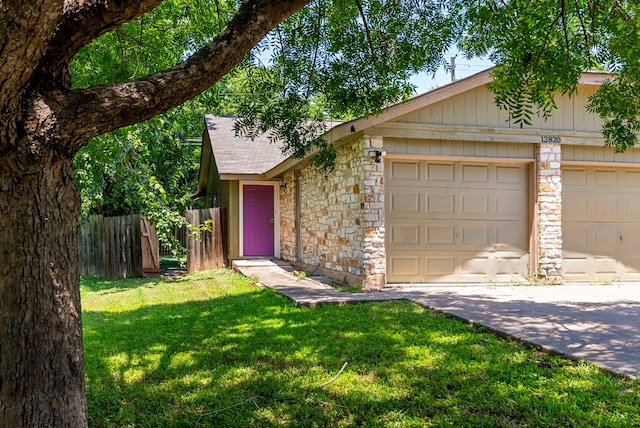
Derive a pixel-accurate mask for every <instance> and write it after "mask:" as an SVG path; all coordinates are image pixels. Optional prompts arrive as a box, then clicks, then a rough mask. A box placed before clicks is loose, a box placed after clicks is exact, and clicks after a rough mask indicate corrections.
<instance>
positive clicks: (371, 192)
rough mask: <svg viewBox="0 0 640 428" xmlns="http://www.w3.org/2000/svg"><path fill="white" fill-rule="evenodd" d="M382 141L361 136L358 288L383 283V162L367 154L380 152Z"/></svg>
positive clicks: (376, 287) (385, 264)
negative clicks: (362, 163)
mask: <svg viewBox="0 0 640 428" xmlns="http://www.w3.org/2000/svg"><path fill="white" fill-rule="evenodd" d="M382 147H383V139H382V137H377V136H367V135H365V136H364V153H363V156H364V159H363V161H364V177H363V180H362V183H363V189H361V190H362V195H363V201H362V203H361V208H362V220H363V221H362V228H363V232H364V236H363V241H362V249H363V258H364V260H363V266H362V281H363V283H362V286H363V288H364V289H366V290H377V289H379V288H380V287H382V286H383V285H385V284H386V269H387V254H386V250H385V245H384V159H382V161H381V162H380V163H377V162H375V158H373V157H371V156H369V155H368V152H369V151H371V150H375V149H377V150H382Z"/></svg>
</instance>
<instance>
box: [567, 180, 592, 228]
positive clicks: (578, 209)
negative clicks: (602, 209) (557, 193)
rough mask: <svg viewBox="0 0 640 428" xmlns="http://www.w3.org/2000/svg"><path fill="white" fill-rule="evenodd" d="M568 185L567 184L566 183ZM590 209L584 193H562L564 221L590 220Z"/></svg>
mask: <svg viewBox="0 0 640 428" xmlns="http://www.w3.org/2000/svg"><path fill="white" fill-rule="evenodd" d="M565 187H566V185H565ZM589 218H590V215H589V209H587V200H586V199H585V197H584V195H582V194H576V195H572V194H563V195H562V219H563V223H566V222H567V220H569V221H587V220H589Z"/></svg>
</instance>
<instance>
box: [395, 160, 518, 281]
mask: <svg viewBox="0 0 640 428" xmlns="http://www.w3.org/2000/svg"><path fill="white" fill-rule="evenodd" d="M385 162H386V163H385V204H386V213H385V222H386V225H385V227H386V251H387V282H396V283H397V282H478V281H487V280H497V281H504V280H507V281H508V280H509V279H511V278H512V277H513V276H514V275H517V274H526V272H527V267H528V261H529V257H528V248H529V232H528V231H529V215H528V212H529V210H528V206H529V196H528V188H529V185H528V166H527V165H525V164H502V163H476V162H458V161H456V162H448V161H412V160H393V159H387V160H386V161H385Z"/></svg>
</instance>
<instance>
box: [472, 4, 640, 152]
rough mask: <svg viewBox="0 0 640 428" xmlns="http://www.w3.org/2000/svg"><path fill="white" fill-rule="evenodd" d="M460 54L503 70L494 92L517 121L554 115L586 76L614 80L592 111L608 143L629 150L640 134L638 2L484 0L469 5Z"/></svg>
mask: <svg viewBox="0 0 640 428" xmlns="http://www.w3.org/2000/svg"><path fill="white" fill-rule="evenodd" d="M465 6H466V15H465V22H466V23H467V26H468V27H467V29H466V31H465V34H464V40H463V41H462V42H461V46H462V48H463V49H464V50H465V51H466V52H467V53H468V54H469V55H471V56H473V55H488V56H489V57H490V58H491V59H492V60H493V61H494V62H495V63H496V64H497V65H496V68H495V70H494V71H493V77H494V81H493V82H492V83H491V85H490V87H491V89H492V91H493V92H494V93H495V94H496V101H497V103H498V105H499V106H501V107H503V108H505V109H507V110H509V112H510V115H511V117H512V118H513V119H514V121H515V122H516V123H520V124H523V125H524V124H528V123H530V118H531V116H532V115H533V114H536V113H539V114H541V115H542V116H548V115H549V114H550V113H551V111H552V110H553V109H555V108H556V107H557V106H556V104H555V101H554V95H555V94H557V93H569V94H571V93H573V92H575V90H576V88H577V84H578V79H579V77H580V73H581V72H583V71H587V70H604V71H608V72H610V73H612V74H613V76H614V78H613V79H611V80H610V81H608V82H606V83H605V84H603V85H602V86H601V87H600V89H599V90H598V91H597V93H596V94H595V95H594V96H593V97H592V98H591V99H590V103H589V106H588V108H589V109H591V110H592V111H594V112H597V113H599V114H600V115H601V116H602V117H603V118H604V119H605V125H604V127H603V133H604V137H605V140H606V142H607V144H608V145H611V146H613V147H615V149H616V150H617V151H623V150H625V149H627V148H628V147H631V146H633V145H634V144H635V143H636V142H637V134H638V132H640V121H639V118H640V33H639V32H638V12H640V4H638V3H637V2H628V1H619V0H602V1H591V0H572V1H566V0H537V1H534V2H532V1H524V0H512V1H502V0H480V1H475V0H474V1H467V2H466V5H465Z"/></svg>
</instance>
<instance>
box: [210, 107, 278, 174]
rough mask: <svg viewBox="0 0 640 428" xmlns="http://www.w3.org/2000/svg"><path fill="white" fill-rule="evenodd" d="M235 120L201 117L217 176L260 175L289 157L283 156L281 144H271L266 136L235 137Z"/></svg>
mask: <svg viewBox="0 0 640 428" xmlns="http://www.w3.org/2000/svg"><path fill="white" fill-rule="evenodd" d="M234 121H235V118H233V117H220V116H213V115H210V114H208V115H206V116H205V118H204V122H205V124H206V127H207V132H208V134H209V139H210V140H211V150H212V152H213V156H214V157H215V159H216V166H217V167H218V173H219V174H263V173H265V172H267V171H269V170H270V169H271V168H273V167H275V166H276V165H278V164H280V163H281V162H283V161H285V160H286V159H287V158H288V157H289V156H287V155H284V154H282V143H281V142H279V141H276V142H274V143H271V142H270V141H269V137H268V136H267V135H260V136H258V137H257V138H256V139H255V140H253V141H251V139H249V138H245V137H240V136H237V135H236V133H235V131H234V129H233V123H234Z"/></svg>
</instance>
